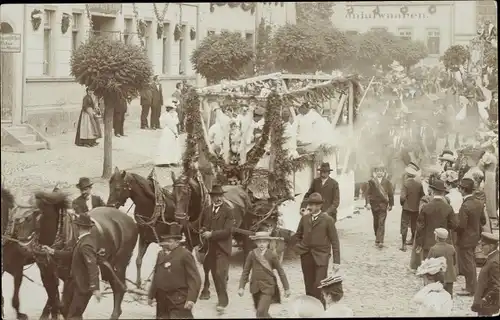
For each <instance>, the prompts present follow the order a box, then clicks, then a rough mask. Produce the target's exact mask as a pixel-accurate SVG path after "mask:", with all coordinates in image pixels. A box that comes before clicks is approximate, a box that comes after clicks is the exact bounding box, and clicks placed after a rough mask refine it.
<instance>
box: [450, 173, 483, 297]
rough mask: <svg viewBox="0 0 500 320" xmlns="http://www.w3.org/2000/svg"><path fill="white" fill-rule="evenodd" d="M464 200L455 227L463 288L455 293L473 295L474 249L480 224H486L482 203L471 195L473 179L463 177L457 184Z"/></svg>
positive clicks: (474, 277) (479, 237) (474, 283)
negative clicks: (463, 280) (456, 226)
mask: <svg viewBox="0 0 500 320" xmlns="http://www.w3.org/2000/svg"><path fill="white" fill-rule="evenodd" d="M458 190H459V191H460V193H462V195H463V197H464V201H463V202H462V206H461V207H460V210H459V211H458V219H459V224H458V228H457V244H456V245H457V256H458V274H459V275H462V276H464V277H465V288H464V290H463V291H461V292H457V295H461V296H473V295H474V292H475V290H476V286H477V272H476V257H475V254H474V251H475V249H476V247H477V245H478V244H479V240H480V239H481V231H482V230H481V229H482V226H484V225H485V224H486V218H485V216H484V214H483V210H484V204H483V202H482V201H481V200H479V199H477V198H476V197H474V196H473V192H474V181H473V180H472V179H469V178H464V179H462V181H461V182H460V185H459V186H458Z"/></svg>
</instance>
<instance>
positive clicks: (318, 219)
mask: <svg viewBox="0 0 500 320" xmlns="http://www.w3.org/2000/svg"><path fill="white" fill-rule="evenodd" d="M322 219H323V212H321V213H320V214H319V215H318V218H317V219H316V221H312V215H311V223H312V227H313V228H314V227H315V226H316V225H318V223H319V222H320V221H321V220H322Z"/></svg>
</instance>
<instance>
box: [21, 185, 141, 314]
mask: <svg viewBox="0 0 500 320" xmlns="http://www.w3.org/2000/svg"><path fill="white" fill-rule="evenodd" d="M35 200H36V204H35V206H34V207H33V208H32V210H31V212H32V215H34V216H35V219H33V220H32V221H33V222H34V223H32V224H31V225H26V224H25V225H23V227H22V228H21V225H20V224H19V223H18V221H17V220H15V221H14V234H15V235H16V238H17V240H18V241H19V242H20V243H21V244H23V243H24V241H27V240H28V239H35V240H34V241H31V240H30V241H31V242H30V243H31V244H30V245H26V247H27V248H28V250H29V251H30V252H31V253H32V254H33V255H34V256H35V260H36V264H37V266H38V268H39V269H40V275H41V279H42V282H43V286H44V287H45V290H46V291H47V303H46V305H45V307H44V309H43V312H42V318H47V317H48V314H49V313H50V314H51V316H52V318H53V319H56V318H57V317H58V315H59V314H60V313H62V314H63V316H65V317H66V315H67V312H68V309H69V305H70V302H71V298H72V297H71V296H69V295H68V294H67V292H66V290H67V284H68V283H69V281H68V280H69V279H70V274H71V271H70V268H71V257H72V250H73V248H74V246H75V244H76V242H77V237H78V233H77V230H76V226H75V225H74V224H73V223H72V222H73V218H74V216H73V215H72V214H69V213H68V212H67V211H66V209H68V208H69V206H70V202H69V200H68V196H67V195H66V194H64V193H62V192H37V193H36V194H35ZM89 215H90V216H91V218H92V219H93V221H94V223H95V226H94V227H93V228H92V231H91V236H93V237H96V238H97V239H98V244H99V249H98V263H99V266H100V269H101V275H102V279H103V280H104V281H108V282H109V283H110V285H111V288H112V290H113V298H114V308H113V313H112V315H111V319H118V318H119V317H120V315H121V312H122V311H121V303H122V301H123V297H124V294H125V290H126V287H125V285H124V283H125V271H126V268H127V266H128V263H129V262H130V258H131V257H132V252H133V250H134V247H135V243H136V242H137V234H138V232H137V227H136V225H135V222H134V220H133V219H132V218H130V217H128V216H126V215H124V214H123V213H122V212H121V211H119V210H117V209H115V208H109V207H99V208H95V209H93V210H91V211H90V212H89ZM42 245H46V246H49V247H52V248H53V249H55V250H56V252H59V253H60V254H56V255H54V256H49V255H48V254H46V253H44V252H43V251H42V250H41V246H42ZM59 279H61V280H63V281H64V284H65V287H64V291H63V301H64V304H63V305H61V299H60V296H59V290H58V285H59Z"/></svg>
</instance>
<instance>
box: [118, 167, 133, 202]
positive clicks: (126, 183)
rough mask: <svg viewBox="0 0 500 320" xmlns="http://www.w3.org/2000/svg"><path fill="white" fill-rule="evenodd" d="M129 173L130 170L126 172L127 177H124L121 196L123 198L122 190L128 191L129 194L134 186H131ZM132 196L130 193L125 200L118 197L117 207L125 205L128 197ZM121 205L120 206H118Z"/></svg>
mask: <svg viewBox="0 0 500 320" xmlns="http://www.w3.org/2000/svg"><path fill="white" fill-rule="evenodd" d="M128 178H129V174H128V172H127V173H125V177H123V186H122V188H121V189H120V198H121V195H122V192H124V191H128V192H129V194H130V191H131V190H132V187H131V186H130V181H129V179H128ZM129 197H130V195H129V196H128V197H127V198H124V199H123V200H122V199H117V201H116V203H115V207H116V208H119V207H121V206H124V205H125V203H126V202H127V199H128V198H129ZM117 205H119V206H117Z"/></svg>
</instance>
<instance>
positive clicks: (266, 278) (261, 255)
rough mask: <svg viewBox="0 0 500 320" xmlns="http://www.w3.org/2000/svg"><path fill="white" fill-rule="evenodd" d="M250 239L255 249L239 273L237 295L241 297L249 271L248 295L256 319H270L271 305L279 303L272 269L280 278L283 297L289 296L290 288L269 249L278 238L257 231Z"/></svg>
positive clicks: (279, 299) (279, 264)
mask: <svg viewBox="0 0 500 320" xmlns="http://www.w3.org/2000/svg"><path fill="white" fill-rule="evenodd" d="M250 239H252V240H253V241H255V244H256V245H257V248H255V249H253V250H252V251H250V253H249V254H248V256H247V258H246V261H245V265H244V267H243V272H242V273H241V278H240V289H239V290H238V295H239V296H240V297H242V296H243V294H244V292H245V285H246V284H247V282H248V278H249V276H250V271H252V278H251V279H250V293H251V294H252V298H253V303H254V307H255V310H256V317H257V318H271V316H270V315H269V307H270V306H271V303H273V302H276V303H280V302H281V297H280V292H279V288H278V282H277V280H276V277H275V276H274V272H273V270H274V269H276V270H277V271H278V275H279V276H280V280H281V283H282V284H283V288H284V289H285V297H287V298H288V297H289V296H290V286H289V284H288V280H287V278H286V274H285V271H284V270H283V267H282V266H281V263H280V260H279V258H278V256H277V255H276V253H274V252H273V251H272V250H270V249H269V244H270V243H271V240H277V239H278V238H276V237H271V236H270V233H269V232H265V231H259V232H256V233H255V235H254V236H250Z"/></svg>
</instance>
